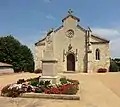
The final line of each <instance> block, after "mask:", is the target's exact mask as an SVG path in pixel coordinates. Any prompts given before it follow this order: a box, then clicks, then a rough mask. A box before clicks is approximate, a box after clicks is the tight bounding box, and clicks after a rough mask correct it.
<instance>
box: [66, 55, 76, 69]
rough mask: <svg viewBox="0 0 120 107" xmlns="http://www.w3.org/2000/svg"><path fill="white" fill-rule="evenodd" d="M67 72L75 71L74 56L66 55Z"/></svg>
mask: <svg viewBox="0 0 120 107" xmlns="http://www.w3.org/2000/svg"><path fill="white" fill-rule="evenodd" d="M67 71H75V56H74V54H68V55H67Z"/></svg>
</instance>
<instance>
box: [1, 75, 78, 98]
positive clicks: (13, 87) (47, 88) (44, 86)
mask: <svg viewBox="0 0 120 107" xmlns="http://www.w3.org/2000/svg"><path fill="white" fill-rule="evenodd" d="M78 85H79V82H78V81H77V80H70V79H66V78H60V83H58V84H55V85H53V84H51V83H50V81H42V80H41V81H39V77H37V78H33V79H27V80H24V79H20V80H18V81H17V83H14V84H9V85H7V86H5V87H3V89H2V90H1V95H2V96H6V97H17V96H20V95H21V94H23V93H29V92H33V93H45V94H67V95H75V94H76V93H77V91H78V90H79V87H78Z"/></svg>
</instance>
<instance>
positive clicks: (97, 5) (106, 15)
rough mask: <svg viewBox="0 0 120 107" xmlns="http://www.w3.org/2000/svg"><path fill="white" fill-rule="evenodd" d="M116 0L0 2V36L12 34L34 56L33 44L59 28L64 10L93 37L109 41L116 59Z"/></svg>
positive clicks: (119, 39) (119, 9) (119, 37)
mask: <svg viewBox="0 0 120 107" xmlns="http://www.w3.org/2000/svg"><path fill="white" fill-rule="evenodd" d="M119 5H120V0H0V37H1V36H7V35H10V34H11V35H12V36H14V37H15V38H16V39H18V40H19V41H20V42H21V43H22V44H24V45H27V46H28V47H30V48H31V49H32V51H33V53H34V43H36V42H37V41H38V40H40V39H41V38H43V37H44V35H45V34H46V33H47V31H48V30H49V29H50V28H57V27H59V26H60V25H61V24H62V22H61V20H62V19H63V18H64V17H65V16H66V15H67V11H68V9H70V8H71V9H72V10H73V11H74V13H73V14H74V15H75V16H77V17H79V18H80V22H79V24H80V25H81V26H83V27H84V28H87V27H88V26H89V27H90V28H91V29H92V32H93V34H96V35H98V36H100V37H103V38H105V39H108V40H110V54H111V57H112V58H120V48H119V44H120V6H119Z"/></svg>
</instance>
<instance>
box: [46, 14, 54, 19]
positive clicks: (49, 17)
mask: <svg viewBox="0 0 120 107" xmlns="http://www.w3.org/2000/svg"><path fill="white" fill-rule="evenodd" d="M46 18H47V19H50V20H55V17H54V16H52V15H50V14H49V15H47V16H46Z"/></svg>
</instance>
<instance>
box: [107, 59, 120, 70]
mask: <svg viewBox="0 0 120 107" xmlns="http://www.w3.org/2000/svg"><path fill="white" fill-rule="evenodd" d="M109 71H110V72H118V71H119V66H118V65H117V64H116V62H115V61H114V60H113V59H110V68H109Z"/></svg>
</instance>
